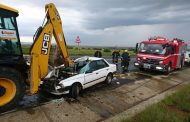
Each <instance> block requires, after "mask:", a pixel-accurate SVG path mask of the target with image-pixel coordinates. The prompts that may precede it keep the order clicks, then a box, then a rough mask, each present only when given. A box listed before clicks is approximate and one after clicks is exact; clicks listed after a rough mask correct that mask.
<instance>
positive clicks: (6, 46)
mask: <svg viewBox="0 0 190 122" xmlns="http://www.w3.org/2000/svg"><path fill="white" fill-rule="evenodd" d="M17 16H18V11H17V10H15V9H13V8H10V7H7V6H5V5H2V4H0V111H3V110H7V109H8V108H10V106H14V105H15V103H17V101H18V100H20V98H21V97H22V95H23V94H24V87H25V86H24V85H23V83H24V80H25V79H26V77H27V68H28V66H27V65H26V61H25V60H24V58H23V53H22V49H21V43H20V39H19V33H18V27H17V22H16V17H17ZM1 106H3V107H1Z"/></svg>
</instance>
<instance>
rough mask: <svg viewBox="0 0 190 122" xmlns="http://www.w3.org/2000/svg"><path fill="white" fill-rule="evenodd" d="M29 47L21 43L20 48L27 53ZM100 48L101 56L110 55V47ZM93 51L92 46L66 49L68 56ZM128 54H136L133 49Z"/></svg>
mask: <svg viewBox="0 0 190 122" xmlns="http://www.w3.org/2000/svg"><path fill="white" fill-rule="evenodd" d="M29 49H30V46H29V45H23V46H22V50H23V53H24V54H25V55H28V54H29ZM99 49H100V48H99ZM100 50H101V52H102V55H103V57H104V56H111V54H112V51H113V50H112V49H107V48H106V49H104V48H102V49H100ZM95 51H96V49H93V48H82V49H80V50H78V49H77V48H69V49H68V52H69V55H70V56H93V55H94V53H95ZM121 52H122V51H121ZM129 54H130V55H131V56H134V55H136V54H135V52H134V51H129Z"/></svg>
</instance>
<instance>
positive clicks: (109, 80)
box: [105, 73, 113, 84]
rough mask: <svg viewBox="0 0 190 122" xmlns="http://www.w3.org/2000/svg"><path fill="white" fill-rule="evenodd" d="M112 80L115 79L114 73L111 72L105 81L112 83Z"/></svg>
mask: <svg viewBox="0 0 190 122" xmlns="http://www.w3.org/2000/svg"><path fill="white" fill-rule="evenodd" d="M112 80H113V75H112V74H111V73H109V74H108V75H107V77H106V80H105V82H106V83H107V84H110V83H111V82H112Z"/></svg>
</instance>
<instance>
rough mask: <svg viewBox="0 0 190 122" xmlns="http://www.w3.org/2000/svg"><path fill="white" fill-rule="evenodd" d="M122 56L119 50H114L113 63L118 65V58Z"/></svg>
mask: <svg viewBox="0 0 190 122" xmlns="http://www.w3.org/2000/svg"><path fill="white" fill-rule="evenodd" d="M119 57H120V53H119V51H118V50H115V51H113V53H112V63H113V64H116V65H117V66H118V59H119Z"/></svg>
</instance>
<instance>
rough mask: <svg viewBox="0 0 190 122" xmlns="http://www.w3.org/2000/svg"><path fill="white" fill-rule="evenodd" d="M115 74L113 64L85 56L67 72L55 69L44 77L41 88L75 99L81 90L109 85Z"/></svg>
mask: <svg viewBox="0 0 190 122" xmlns="http://www.w3.org/2000/svg"><path fill="white" fill-rule="evenodd" d="M71 69H72V70H73V71H72V70H71ZM115 72H116V65H115V64H110V63H108V62H107V61H106V60H105V59H103V58H96V57H87V56H85V57H81V58H78V59H76V60H75V61H74V67H72V68H70V69H68V70H67V69H64V68H63V69H61V68H57V69H54V70H53V71H51V72H50V73H49V74H48V76H47V77H46V79H48V80H47V82H46V81H43V84H42V88H43V89H45V90H46V91H47V90H48V92H50V93H52V94H54V95H61V94H67V93H70V95H71V96H72V97H73V98H77V97H78V96H79V92H80V91H81V90H83V89H86V88H88V87H91V86H93V85H95V84H97V83H100V82H106V83H108V84H109V83H111V81H112V79H113V75H114V73H115ZM54 77H56V78H54ZM52 86H53V87H52Z"/></svg>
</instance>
